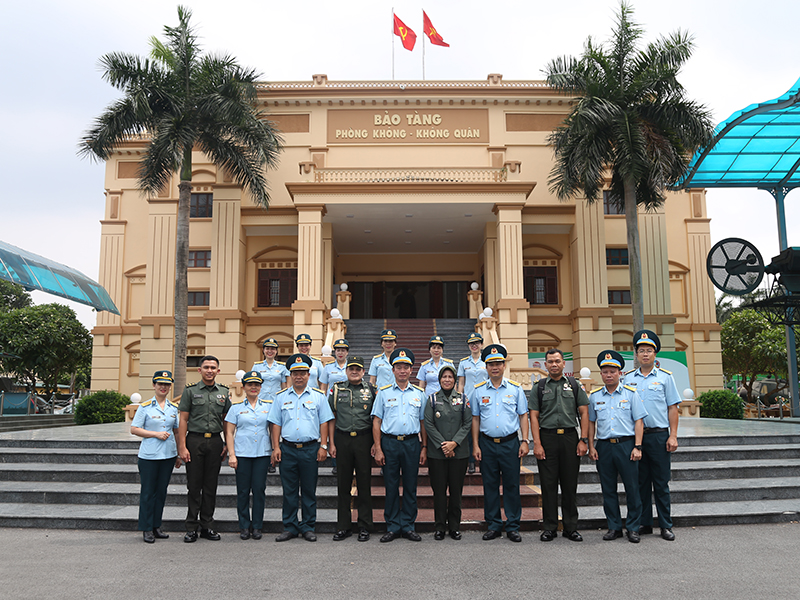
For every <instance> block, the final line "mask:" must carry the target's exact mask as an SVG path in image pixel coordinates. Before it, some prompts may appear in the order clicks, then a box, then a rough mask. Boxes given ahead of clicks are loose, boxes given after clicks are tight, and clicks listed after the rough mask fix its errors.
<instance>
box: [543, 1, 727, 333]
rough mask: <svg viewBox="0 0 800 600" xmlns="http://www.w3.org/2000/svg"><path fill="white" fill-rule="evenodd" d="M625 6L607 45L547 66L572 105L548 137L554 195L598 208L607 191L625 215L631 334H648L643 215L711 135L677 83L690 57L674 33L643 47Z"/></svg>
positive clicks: (590, 45) (688, 43) (705, 118)
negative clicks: (641, 238)
mask: <svg viewBox="0 0 800 600" xmlns="http://www.w3.org/2000/svg"><path fill="white" fill-rule="evenodd" d="M632 14H633V11H632V9H631V8H630V7H629V6H628V5H627V4H625V2H622V3H621V4H620V9H619V14H618V15H617V22H616V27H615V28H614V30H613V32H612V36H611V40H610V41H609V43H608V45H607V46H603V45H596V44H595V43H594V42H593V41H592V39H591V38H589V39H588V40H587V41H586V45H585V48H584V51H583V54H582V55H581V56H580V57H579V58H575V57H559V58H556V59H554V60H552V61H551V62H550V63H549V64H548V65H547V67H546V69H545V73H546V75H547V83H548V84H549V85H550V86H551V87H552V88H554V89H555V90H557V91H559V92H562V93H564V94H568V95H570V96H572V97H574V98H575V100H576V102H575V105H574V108H573V109H572V112H571V113H570V114H569V116H568V117H567V118H566V119H565V121H564V123H563V124H562V125H561V126H560V127H558V128H557V129H556V130H555V131H554V132H553V133H552V134H551V135H550V137H549V142H550V144H552V145H553V148H554V152H555V164H554V166H553V169H552V171H551V172H550V180H549V184H550V190H551V191H552V192H554V193H555V194H556V195H557V196H558V198H559V199H561V200H566V199H568V198H574V197H576V196H578V195H580V194H583V196H585V198H586V200H587V202H590V203H592V202H595V201H596V200H597V199H598V197H600V195H601V194H602V190H603V189H604V188H605V187H606V185H607V184H608V179H607V178H608V175H609V174H610V176H611V181H610V186H609V187H610V194H611V198H612V199H613V201H614V202H616V203H617V204H618V205H619V206H621V207H623V208H624V211H625V223H626V226H627V241H628V259H629V267H630V283H631V304H632V308H633V329H634V331H636V330H639V329H642V328H643V327H644V308H643V303H642V266H641V258H640V255H639V224H638V217H637V206H638V205H642V206H644V207H645V209H646V210H653V209H656V208H658V207H660V206H661V205H662V204H663V203H664V199H665V194H664V192H665V190H666V188H668V187H670V186H672V185H674V184H675V183H677V181H678V180H679V179H680V177H681V175H683V173H684V172H685V171H686V168H687V165H688V162H689V160H690V159H691V156H692V153H693V152H694V151H695V149H696V148H697V147H698V146H700V145H703V144H705V143H707V142H708V141H709V140H710V139H711V137H712V135H713V128H712V125H711V121H710V117H709V113H708V111H707V110H706V109H705V108H704V107H703V106H701V105H699V104H697V103H695V102H693V101H691V100H687V99H686V97H685V93H684V89H683V87H682V86H681V85H680V83H678V80H677V76H678V73H679V71H680V69H681V67H682V66H683V64H684V63H685V62H686V61H687V60H688V59H689V57H690V56H691V53H692V46H693V43H692V38H691V36H689V35H688V34H686V33H684V32H680V31H678V32H677V33H674V34H672V35H670V36H669V37H666V38H660V39H659V40H657V41H655V42H652V43H650V44H648V45H647V47H646V48H644V49H639V48H638V41H639V38H640V37H641V36H642V30H641V29H640V28H639V26H638V25H637V24H636V23H634V22H633V21H632V20H631V17H632Z"/></svg>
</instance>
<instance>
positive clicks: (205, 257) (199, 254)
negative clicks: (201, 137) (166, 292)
mask: <svg viewBox="0 0 800 600" xmlns="http://www.w3.org/2000/svg"><path fill="white" fill-rule="evenodd" d="M625 264H628V263H625ZM209 267H211V250H189V268H190V269H192V268H195V269H208V268H209Z"/></svg>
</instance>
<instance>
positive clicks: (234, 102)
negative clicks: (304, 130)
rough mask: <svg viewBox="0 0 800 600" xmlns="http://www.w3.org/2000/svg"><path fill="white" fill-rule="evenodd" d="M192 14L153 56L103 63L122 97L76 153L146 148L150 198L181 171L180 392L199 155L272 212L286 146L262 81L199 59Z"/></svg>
mask: <svg viewBox="0 0 800 600" xmlns="http://www.w3.org/2000/svg"><path fill="white" fill-rule="evenodd" d="M191 16H192V13H191V12H190V11H189V10H188V9H187V8H184V7H178V26H177V27H169V26H165V27H164V36H165V38H166V41H165V42H161V41H159V40H158V39H156V38H155V37H153V38H151V40H150V45H151V53H150V57H149V58H141V57H138V56H133V55H130V54H124V53H110V54H106V55H105V56H103V57H102V58H101V59H100V64H101V67H102V68H103V79H105V80H106V81H108V82H109V83H110V84H111V85H113V86H114V87H115V88H117V89H119V90H122V91H123V92H124V96H123V97H122V98H121V99H119V100H117V101H116V102H114V103H113V104H111V105H110V106H109V107H108V108H106V110H105V111H104V112H103V113H102V114H101V115H100V116H99V117H98V118H97V119H96V120H95V123H94V125H93V126H92V128H91V129H90V130H89V131H87V132H86V134H85V135H84V136H83V138H82V139H81V142H80V146H79V154H80V155H82V156H86V157H89V158H92V159H96V160H108V159H109V158H110V157H111V155H112V153H113V151H114V148H115V147H116V146H118V145H119V144H120V143H121V142H123V141H125V140H129V139H131V138H135V137H137V136H144V137H148V138H149V140H150V141H149V144H148V146H147V149H146V152H145V154H144V159H143V160H142V162H141V165H140V168H139V175H138V179H139V189H140V190H141V191H142V192H143V193H144V194H147V195H150V196H153V195H156V194H158V192H159V191H161V190H163V189H164V188H165V187H166V186H167V185H168V184H169V182H170V180H171V179H172V176H173V175H174V174H175V173H180V185H179V186H178V190H179V199H178V224H177V235H176V253H175V278H176V281H175V354H174V362H175V367H174V374H175V385H174V386H173V387H174V393H175V394H176V395H178V394H180V393H181V392H182V390H183V387H184V385H185V383H186V336H187V327H188V309H187V305H188V288H187V267H188V256H189V204H190V199H191V191H192V184H191V181H192V150H193V149H198V150H201V151H203V152H204V153H205V154H206V155H207V156H209V157H210V158H211V160H212V161H213V162H214V163H215V164H216V165H217V166H218V167H220V168H222V169H224V170H225V171H226V172H227V173H228V174H229V175H230V176H231V177H232V178H233V180H234V181H236V183H238V184H239V185H241V186H242V187H243V188H244V190H246V191H248V192H249V193H250V194H251V195H252V197H253V198H254V200H255V201H256V202H257V203H258V204H260V205H262V206H264V207H265V208H266V207H267V206H268V205H269V193H268V186H267V180H266V178H265V175H264V171H265V169H267V168H271V167H274V166H275V165H276V163H277V159H278V154H279V153H280V150H281V143H282V140H281V138H280V135H279V134H278V132H277V131H276V130H275V129H273V126H272V124H271V123H270V122H269V121H267V120H265V119H264V118H263V115H262V114H261V113H260V112H259V111H258V110H257V109H256V88H255V82H256V81H257V78H258V77H259V74H258V73H256V72H255V71H254V70H252V69H245V68H242V67H240V66H239V65H238V63H237V62H236V60H235V59H234V58H233V57H231V56H228V55H221V56H210V55H202V54H201V51H200V46H199V45H198V41H197V36H196V35H195V33H194V30H193V28H192V27H190V25H189V20H190V19H191Z"/></svg>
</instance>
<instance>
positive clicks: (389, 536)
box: [381, 531, 400, 544]
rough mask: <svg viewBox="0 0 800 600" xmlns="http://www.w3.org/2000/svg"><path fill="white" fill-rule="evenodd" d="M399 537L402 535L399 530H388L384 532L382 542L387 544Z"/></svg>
mask: <svg viewBox="0 0 800 600" xmlns="http://www.w3.org/2000/svg"><path fill="white" fill-rule="evenodd" d="M399 537H400V532H399V531H387V532H386V533H384V534H383V537H381V543H382V544H385V543H386V542H391V541H394V540H396V539H397V538H399Z"/></svg>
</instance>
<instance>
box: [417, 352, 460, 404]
mask: <svg viewBox="0 0 800 600" xmlns="http://www.w3.org/2000/svg"><path fill="white" fill-rule="evenodd" d="M445 365H450V366H451V367H452V366H453V361H452V360H450V359H449V358H444V357H442V358H440V359H439V362H438V363H437V362H433V359H432V358H429V359H428V360H426V361H425V362H424V363H422V364H421V365H420V367H419V371H417V379H418V380H419V381H424V382H425V395H426V396H430V395H432V394H435V393H436V392H438V391H439V390H440V389H442V386H441V385H439V370H440V369H441V368H442V367H443V366H445Z"/></svg>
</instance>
